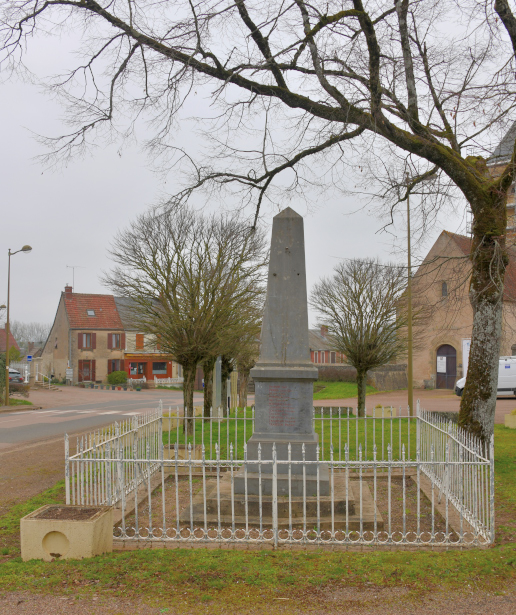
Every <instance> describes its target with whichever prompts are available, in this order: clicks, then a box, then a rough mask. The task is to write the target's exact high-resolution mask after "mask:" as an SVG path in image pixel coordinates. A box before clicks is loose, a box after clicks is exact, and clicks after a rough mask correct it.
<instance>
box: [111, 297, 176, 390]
mask: <svg viewBox="0 0 516 615" xmlns="http://www.w3.org/2000/svg"><path fill="white" fill-rule="evenodd" d="M114 299H115V305H116V307H117V310H118V313H119V315H120V318H121V319H122V323H123V327H124V331H125V334H126V344H125V353H124V366H125V368H124V369H125V371H126V372H127V375H128V376H129V378H133V379H138V378H143V377H145V379H146V380H151V381H152V380H154V378H158V380H159V379H160V378H178V377H181V376H182V369H181V366H180V365H179V364H177V363H176V362H175V361H173V360H172V357H170V355H167V354H164V353H163V352H162V350H161V349H160V347H159V342H158V340H157V339H156V336H155V335H150V334H148V333H142V332H141V330H140V328H139V327H138V325H137V323H135V318H134V310H135V304H134V302H133V301H132V300H131V299H126V298H122V297H115V298H114Z"/></svg>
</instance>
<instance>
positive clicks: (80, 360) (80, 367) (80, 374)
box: [79, 333, 82, 382]
mask: <svg viewBox="0 0 516 615" xmlns="http://www.w3.org/2000/svg"><path fill="white" fill-rule="evenodd" d="M79 335H80V333H79ZM79 382H82V359H79Z"/></svg>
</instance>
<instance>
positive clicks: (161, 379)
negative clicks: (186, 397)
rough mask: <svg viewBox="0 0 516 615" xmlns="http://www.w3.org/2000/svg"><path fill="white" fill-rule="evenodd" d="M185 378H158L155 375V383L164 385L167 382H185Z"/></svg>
mask: <svg viewBox="0 0 516 615" xmlns="http://www.w3.org/2000/svg"><path fill="white" fill-rule="evenodd" d="M183 382H184V378H158V376H154V384H155V385H156V386H163V385H166V384H183Z"/></svg>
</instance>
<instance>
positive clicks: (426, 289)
mask: <svg viewBox="0 0 516 615" xmlns="http://www.w3.org/2000/svg"><path fill="white" fill-rule="evenodd" d="M470 251H471V238H470V237H465V236H464V235H457V234H455V233H450V232H448V231H443V232H442V233H441V234H440V235H439V237H438V239H437V241H436V242H435V243H434V245H433V246H432V248H431V249H430V251H429V252H428V254H427V255H426V257H425V258H424V260H423V262H422V264H421V265H420V267H419V268H418V270H417V272H416V274H415V275H414V278H413V282H412V288H413V295H414V299H415V302H416V303H418V304H420V305H424V306H427V307H428V308H430V309H429V314H428V316H425V319H424V325H422V326H419V327H418V326H415V327H414V355H413V365H414V384H415V386H420V387H423V386H427V387H432V388H438V389H453V388H454V386H455V382H456V381H457V380H458V379H459V378H462V376H463V375H465V374H466V372H467V365H468V360H469V346H470V343H471V332H472V329H473V308H472V307H471V303H470V301H469V281H470V276H471V262H470V260H469V254H470ZM508 252H509V257H510V261H509V264H508V266H507V269H506V273H505V290H504V296H503V323H502V343H501V348H500V354H501V355H502V356H503V355H512V354H516V249H514V248H512V247H510V248H509V249H508Z"/></svg>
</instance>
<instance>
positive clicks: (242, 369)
mask: <svg viewBox="0 0 516 615" xmlns="http://www.w3.org/2000/svg"><path fill="white" fill-rule="evenodd" d="M259 354H260V326H259V325H258V326H257V327H256V328H255V330H254V331H250V332H249V334H248V335H247V337H246V338H245V339H242V340H241V343H240V346H239V348H238V352H237V353H236V357H235V359H236V367H237V370H238V380H239V382H238V407H239V408H244V410H245V409H246V408H247V389H248V386H249V376H250V373H251V370H252V369H253V367H254V366H255V365H256V362H257V360H258V356H259Z"/></svg>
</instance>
